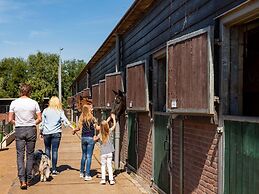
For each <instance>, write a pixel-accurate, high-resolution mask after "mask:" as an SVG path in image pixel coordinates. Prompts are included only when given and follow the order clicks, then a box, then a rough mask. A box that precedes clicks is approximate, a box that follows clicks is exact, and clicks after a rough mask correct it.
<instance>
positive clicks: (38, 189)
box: [0, 129, 145, 194]
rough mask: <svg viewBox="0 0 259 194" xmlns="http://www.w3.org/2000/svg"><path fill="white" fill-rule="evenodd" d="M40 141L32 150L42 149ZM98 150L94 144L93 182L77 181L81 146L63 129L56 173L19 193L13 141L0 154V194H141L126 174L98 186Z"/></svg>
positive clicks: (69, 132) (78, 141) (77, 139)
mask: <svg viewBox="0 0 259 194" xmlns="http://www.w3.org/2000/svg"><path fill="white" fill-rule="evenodd" d="M43 148H44V146H43V141H42V140H39V139H38V141H37V145H36V149H43ZM99 157H100V156H99V148H98V146H97V145H96V146H95V150H94V155H93V161H92V167H91V168H92V176H93V180H91V181H84V180H83V179H80V178H79V167H80V159H81V145H80V140H79V138H78V137H77V136H76V135H75V136H73V135H71V130H70V129H64V130H63V136H62V140H61V145H60V149H59V159H58V170H59V171H60V174H59V175H58V176H55V177H53V179H52V180H50V181H49V182H38V180H37V181H35V184H34V185H32V186H31V187H29V188H28V190H26V191H23V190H20V188H19V181H18V178H17V170H16V152H15V142H13V143H12V144H11V145H10V146H9V149H8V150H5V151H0V194H20V193H26V194H41V193H42V194H43V193H44V194H81V193H82V194H83V193H84V194H85V193H88V194H92V193H93V194H99V193H100V194H106V193H115V194H116V193H118V194H141V193H145V191H144V190H143V189H142V187H141V186H140V185H138V183H137V182H136V181H135V180H133V179H132V178H131V176H129V175H128V174H127V173H126V172H123V173H120V174H119V175H117V177H116V184H115V185H109V184H108V183H107V184H106V185H100V184H99V182H100V175H101V174H100V172H101V171H100V170H101V169H100V163H99V160H100V159H99Z"/></svg>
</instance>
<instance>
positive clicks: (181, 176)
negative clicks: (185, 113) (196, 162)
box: [179, 118, 184, 194]
mask: <svg viewBox="0 0 259 194" xmlns="http://www.w3.org/2000/svg"><path fill="white" fill-rule="evenodd" d="M183 130H184V127H183V118H181V119H180V126H179V152H180V153H179V156H180V180H179V181H180V182H179V183H180V194H183V188H184V186H183V178H184V177H183V167H184V159H183V149H184V147H183V145H184V143H183V140H184V138H183V135H184V131H183Z"/></svg>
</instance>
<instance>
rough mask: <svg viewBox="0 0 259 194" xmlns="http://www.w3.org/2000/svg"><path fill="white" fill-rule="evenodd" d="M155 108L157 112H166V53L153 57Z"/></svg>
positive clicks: (156, 54) (159, 53) (162, 52)
mask: <svg viewBox="0 0 259 194" xmlns="http://www.w3.org/2000/svg"><path fill="white" fill-rule="evenodd" d="M152 72H153V73H152V74H153V76H152V77H153V84H152V91H153V107H154V110H155V111H157V112H165V111H166V51H165V49H164V50H162V51H159V52H157V53H155V54H154V55H153V70H152Z"/></svg>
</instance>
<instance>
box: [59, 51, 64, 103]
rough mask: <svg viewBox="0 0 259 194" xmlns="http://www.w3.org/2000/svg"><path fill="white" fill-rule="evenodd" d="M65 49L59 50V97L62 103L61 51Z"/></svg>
mask: <svg viewBox="0 0 259 194" xmlns="http://www.w3.org/2000/svg"><path fill="white" fill-rule="evenodd" d="M63 49H64V48H60V49H59V62H58V97H59V100H60V102H62V93H61V51H62V50H63Z"/></svg>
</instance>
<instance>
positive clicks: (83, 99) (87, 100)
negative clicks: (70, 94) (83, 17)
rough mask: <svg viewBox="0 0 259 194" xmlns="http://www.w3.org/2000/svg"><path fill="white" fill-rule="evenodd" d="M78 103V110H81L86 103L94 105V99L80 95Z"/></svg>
mask: <svg viewBox="0 0 259 194" xmlns="http://www.w3.org/2000/svg"><path fill="white" fill-rule="evenodd" d="M76 104H77V110H78V111H79V112H81V111H82V107H83V106H84V105H89V106H92V104H93V102H92V99H90V98H88V97H82V96H80V97H79V98H77V102H76Z"/></svg>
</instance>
